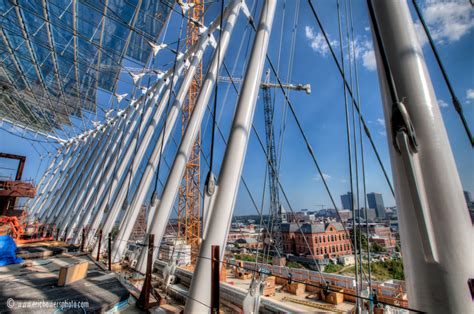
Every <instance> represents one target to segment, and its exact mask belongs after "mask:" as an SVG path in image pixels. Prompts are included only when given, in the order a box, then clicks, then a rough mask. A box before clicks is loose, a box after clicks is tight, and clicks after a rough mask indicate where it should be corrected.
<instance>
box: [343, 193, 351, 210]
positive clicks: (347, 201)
mask: <svg viewBox="0 0 474 314" xmlns="http://www.w3.org/2000/svg"><path fill="white" fill-rule="evenodd" d="M341 203H342V208H344V209H352V207H351V204H352V193H351V192H347V194H343V195H341Z"/></svg>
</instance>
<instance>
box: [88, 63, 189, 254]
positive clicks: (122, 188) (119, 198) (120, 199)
mask: <svg viewBox="0 0 474 314" xmlns="http://www.w3.org/2000/svg"><path fill="white" fill-rule="evenodd" d="M183 66H184V62H181V63H180V65H179V66H178V67H179V68H182V67H183ZM180 73H181V70H178V72H177V75H174V76H173V83H172V84H171V85H170V87H171V86H174V85H175V83H176V82H177V81H178V77H179V74H180ZM170 94H171V90H170V88H168V89H167V90H166V91H165V94H164V95H163V98H162V99H161V101H160V104H159V105H158V108H157V110H156V112H155V115H154V117H153V121H152V122H151V123H150V125H148V128H147V129H146V131H145V134H144V135H143V138H142V140H141V142H140V143H137V145H138V149H137V151H136V155H135V156H134V158H133V160H132V162H131V164H130V166H129V167H128V171H126V172H125V173H124V175H125V179H124V180H123V181H122V183H121V184H120V185H117V188H118V189H119V190H118V193H117V194H116V197H115V199H114V200H113V202H112V205H111V206H110V209H109V211H108V212H107V216H106V218H105V220H104V223H103V225H102V227H101V229H102V230H103V231H104V233H108V232H110V231H111V230H112V228H113V226H114V223H115V220H116V219H117V216H118V214H119V212H120V209H121V208H122V205H123V203H124V201H125V197H126V196H127V190H128V188H129V183H130V182H131V180H133V177H131V176H130V173H131V174H132V175H133V176H134V175H135V174H136V173H137V170H138V167H139V166H140V164H141V162H142V160H143V157H144V156H145V151H146V149H147V148H148V147H149V145H150V142H151V140H152V138H153V135H154V134H155V132H157V131H158V129H157V128H156V127H157V126H158V122H159V121H160V118H161V115H162V113H163V111H164V109H165V107H166V104H167V102H168V99H169V97H170ZM132 148H133V147H132ZM96 249H97V246H96V245H94V252H95V250H96Z"/></svg>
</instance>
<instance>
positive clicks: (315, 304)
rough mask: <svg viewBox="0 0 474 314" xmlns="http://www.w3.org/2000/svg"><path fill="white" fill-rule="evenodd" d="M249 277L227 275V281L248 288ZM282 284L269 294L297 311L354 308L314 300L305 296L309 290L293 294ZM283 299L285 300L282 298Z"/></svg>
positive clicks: (352, 306)
mask: <svg viewBox="0 0 474 314" xmlns="http://www.w3.org/2000/svg"><path fill="white" fill-rule="evenodd" d="M250 281H251V279H237V278H235V277H234V276H233V275H229V276H228V277H227V283H228V284H232V285H235V286H236V287H239V288H241V289H244V290H248V287H249V285H250ZM282 288H283V286H282V285H276V289H275V290H276V292H275V295H274V296H270V298H272V299H273V300H277V301H281V302H286V303H288V302H290V303H291V305H292V306H294V308H295V310H296V311H298V312H306V313H308V312H311V313H315V312H317V313H334V312H336V313H337V312H339V313H349V312H351V311H352V310H353V308H354V303H350V302H343V303H340V304H338V305H332V304H329V303H326V302H323V301H320V300H315V299H313V298H306V297H307V296H309V295H310V292H305V293H304V294H303V295H294V294H291V293H288V292H286V291H283V289H282ZM284 299H285V300H284ZM291 300H295V301H296V300H297V301H300V302H301V303H303V302H308V301H309V302H308V304H311V305H304V304H301V303H296V302H292V301H291Z"/></svg>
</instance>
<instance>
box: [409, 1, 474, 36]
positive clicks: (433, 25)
mask: <svg viewBox="0 0 474 314" xmlns="http://www.w3.org/2000/svg"><path fill="white" fill-rule="evenodd" d="M422 14H423V17H424V19H425V21H426V23H427V24H428V28H429V30H430V34H431V37H433V40H434V41H436V42H437V43H440V44H445V43H446V42H448V43H451V42H455V41H457V40H459V39H460V38H461V37H463V36H464V35H466V34H467V33H469V32H470V31H471V29H472V28H473V27H474V12H473V10H472V7H471V4H470V3H469V1H464V0H455V1H440V0H429V1H427V2H426V4H425V6H424V7H422ZM415 30H416V33H417V36H418V39H419V41H420V44H421V45H424V44H426V43H427V41H428V40H427V38H426V35H425V33H424V30H423V27H422V25H421V24H420V22H417V23H416V24H415Z"/></svg>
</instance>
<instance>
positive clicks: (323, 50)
mask: <svg viewBox="0 0 474 314" xmlns="http://www.w3.org/2000/svg"><path fill="white" fill-rule="evenodd" d="M304 32H305V36H306V39H308V40H309V43H310V46H311V49H313V51H314V52H317V53H319V54H320V55H322V56H323V57H324V56H326V55H327V53H328V52H329V47H328V45H327V43H326V39H325V38H324V36H323V34H321V33H320V32H318V33H317V34H315V33H314V30H313V28H312V27H311V26H305V28H304ZM329 42H330V44H331V46H333V47H334V46H337V45H338V41H337V40H331V39H329Z"/></svg>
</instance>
